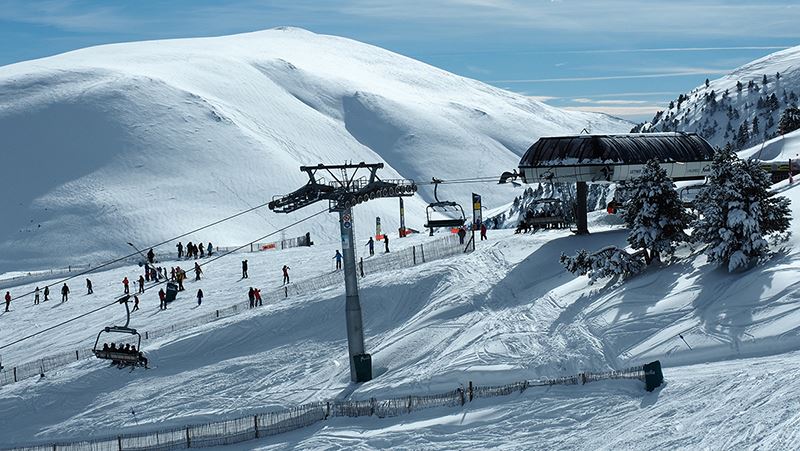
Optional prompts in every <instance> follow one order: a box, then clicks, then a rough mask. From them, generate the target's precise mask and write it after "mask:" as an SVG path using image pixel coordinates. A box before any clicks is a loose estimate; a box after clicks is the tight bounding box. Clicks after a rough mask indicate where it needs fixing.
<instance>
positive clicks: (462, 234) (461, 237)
mask: <svg viewBox="0 0 800 451" xmlns="http://www.w3.org/2000/svg"><path fill="white" fill-rule="evenodd" d="M465 236H467V230H466V229H464V226H461V227H459V228H458V242H459V243H461V244H464V237H465Z"/></svg>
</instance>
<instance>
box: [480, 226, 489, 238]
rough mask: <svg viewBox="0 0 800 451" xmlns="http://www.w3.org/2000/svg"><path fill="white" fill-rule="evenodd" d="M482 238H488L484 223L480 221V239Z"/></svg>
mask: <svg viewBox="0 0 800 451" xmlns="http://www.w3.org/2000/svg"><path fill="white" fill-rule="evenodd" d="M483 240H488V238H486V224H484V223H481V241H483Z"/></svg>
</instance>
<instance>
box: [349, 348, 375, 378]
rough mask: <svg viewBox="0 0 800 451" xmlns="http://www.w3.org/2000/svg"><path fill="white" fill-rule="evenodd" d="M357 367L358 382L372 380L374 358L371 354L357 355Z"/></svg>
mask: <svg viewBox="0 0 800 451" xmlns="http://www.w3.org/2000/svg"><path fill="white" fill-rule="evenodd" d="M353 363H354V364H355V367H356V382H367V381H370V380H372V356H371V355H369V354H356V355H354V356H353Z"/></svg>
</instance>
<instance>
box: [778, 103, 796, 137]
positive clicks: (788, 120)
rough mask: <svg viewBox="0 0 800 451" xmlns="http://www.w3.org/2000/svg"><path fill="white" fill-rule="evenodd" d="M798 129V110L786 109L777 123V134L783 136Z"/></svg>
mask: <svg viewBox="0 0 800 451" xmlns="http://www.w3.org/2000/svg"><path fill="white" fill-rule="evenodd" d="M797 129H800V109H798V108H786V109H785V110H783V114H782V115H781V120H780V122H778V133H780V134H781V135H785V134H787V133H791V132H793V131H795V130H797Z"/></svg>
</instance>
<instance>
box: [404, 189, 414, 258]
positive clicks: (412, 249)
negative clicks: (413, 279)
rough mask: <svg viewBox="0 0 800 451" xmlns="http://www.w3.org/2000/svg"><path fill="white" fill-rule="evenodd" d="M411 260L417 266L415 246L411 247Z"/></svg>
mask: <svg viewBox="0 0 800 451" xmlns="http://www.w3.org/2000/svg"><path fill="white" fill-rule="evenodd" d="M401 199H402V198H401ZM411 260H412V261H413V262H414V264H415V265H416V264H417V246H411Z"/></svg>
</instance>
